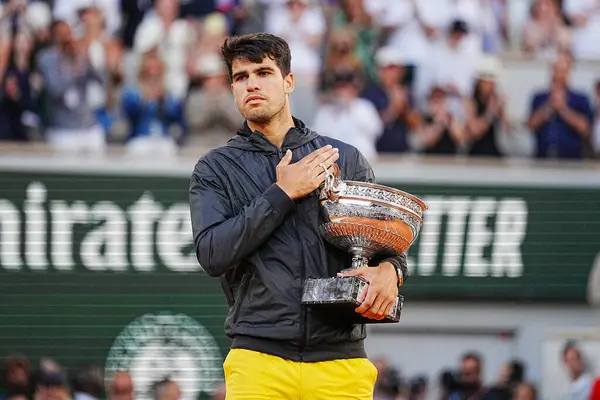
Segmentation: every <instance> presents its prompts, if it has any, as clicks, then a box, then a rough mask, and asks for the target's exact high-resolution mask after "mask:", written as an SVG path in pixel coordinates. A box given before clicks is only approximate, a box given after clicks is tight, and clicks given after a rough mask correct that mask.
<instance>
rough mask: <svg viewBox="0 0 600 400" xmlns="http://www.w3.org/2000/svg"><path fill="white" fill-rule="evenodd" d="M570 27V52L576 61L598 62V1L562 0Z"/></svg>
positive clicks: (599, 14) (599, 49)
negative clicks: (571, 38) (571, 36)
mask: <svg viewBox="0 0 600 400" xmlns="http://www.w3.org/2000/svg"><path fill="white" fill-rule="evenodd" d="M562 5H563V10H564V13H565V14H566V16H567V18H569V20H570V22H571V25H572V28H571V29H572V32H573V33H572V35H573V40H572V44H571V51H572V52H573V55H574V56H575V58H576V59H577V60H580V59H581V60H600V46H598V40H599V38H600V0H562Z"/></svg>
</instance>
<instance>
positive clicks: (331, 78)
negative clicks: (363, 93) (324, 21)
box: [319, 28, 364, 100]
mask: <svg viewBox="0 0 600 400" xmlns="http://www.w3.org/2000/svg"><path fill="white" fill-rule="evenodd" d="M355 48H356V32H355V31H354V30H352V29H350V28H336V29H334V30H333V31H332V32H331V34H330V35H329V38H328V41H327V44H326V47H325V55H324V60H323V68H322V71H321V76H320V87H319V90H320V91H321V94H322V98H323V99H324V100H327V98H328V97H329V94H331V92H332V91H333V90H334V89H335V78H336V76H337V74H338V73H339V72H340V71H355V72H359V71H360V74H361V75H363V74H364V73H363V65H362V62H361V60H360V57H359V56H358V54H356V51H355Z"/></svg>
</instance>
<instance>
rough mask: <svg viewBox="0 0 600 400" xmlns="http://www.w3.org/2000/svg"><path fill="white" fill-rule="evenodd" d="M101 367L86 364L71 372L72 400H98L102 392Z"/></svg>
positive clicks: (102, 377) (102, 378)
mask: <svg viewBox="0 0 600 400" xmlns="http://www.w3.org/2000/svg"><path fill="white" fill-rule="evenodd" d="M103 383H104V376H103V372H102V368H100V367H98V366H97V365H86V366H82V367H79V368H76V369H75V371H74V372H73V377H72V387H73V400H100V399H101V398H102V397H103V392H104V387H103V386H104V384H103Z"/></svg>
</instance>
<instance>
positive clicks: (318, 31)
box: [265, 0, 327, 121]
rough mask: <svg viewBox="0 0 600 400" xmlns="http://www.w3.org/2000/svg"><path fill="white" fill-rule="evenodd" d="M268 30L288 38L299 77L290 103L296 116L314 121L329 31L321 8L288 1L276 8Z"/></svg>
mask: <svg viewBox="0 0 600 400" xmlns="http://www.w3.org/2000/svg"><path fill="white" fill-rule="evenodd" d="M272 8H273V10H272V11H271V12H270V13H269V14H268V15H267V19H266V21H265V30H266V31H267V32H269V33H272V34H274V35H277V36H279V37H281V38H283V39H285V40H286V41H287V42H288V43H289V46H290V50H291V52H292V54H293V55H294V57H293V58H292V72H293V73H294V75H295V76H296V80H295V86H294V92H293V93H292V94H291V95H290V102H291V105H292V110H293V113H294V116H295V117H296V118H299V119H300V120H303V121H311V120H312V119H313V118H314V117H315V114H316V112H317V106H318V97H317V90H318V82H319V72H320V70H321V67H322V59H321V53H320V50H321V49H320V46H321V43H322V40H323V37H324V35H325V31H326V29H327V26H326V21H325V17H324V15H323V11H322V10H321V7H319V6H318V5H315V4H314V3H313V2H312V1H311V0H288V1H286V3H285V6H284V7H282V6H280V5H277V4H275V5H273V6H272Z"/></svg>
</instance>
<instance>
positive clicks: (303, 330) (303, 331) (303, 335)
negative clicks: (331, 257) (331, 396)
mask: <svg viewBox="0 0 600 400" xmlns="http://www.w3.org/2000/svg"><path fill="white" fill-rule="evenodd" d="M284 154H285V151H284V150H283V149H282V148H278V149H277V156H278V158H279V161H281V159H282V158H283V156H284ZM292 224H293V225H294V230H295V231H296V218H295V217H294V215H292ZM301 251H303V250H301ZM304 279H305V278H304V268H302V267H300V298H302V291H303V290H304ZM307 325H308V324H307V315H306V310H305V309H304V307H303V306H302V305H300V361H303V358H304V348H305V347H306V340H307Z"/></svg>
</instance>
